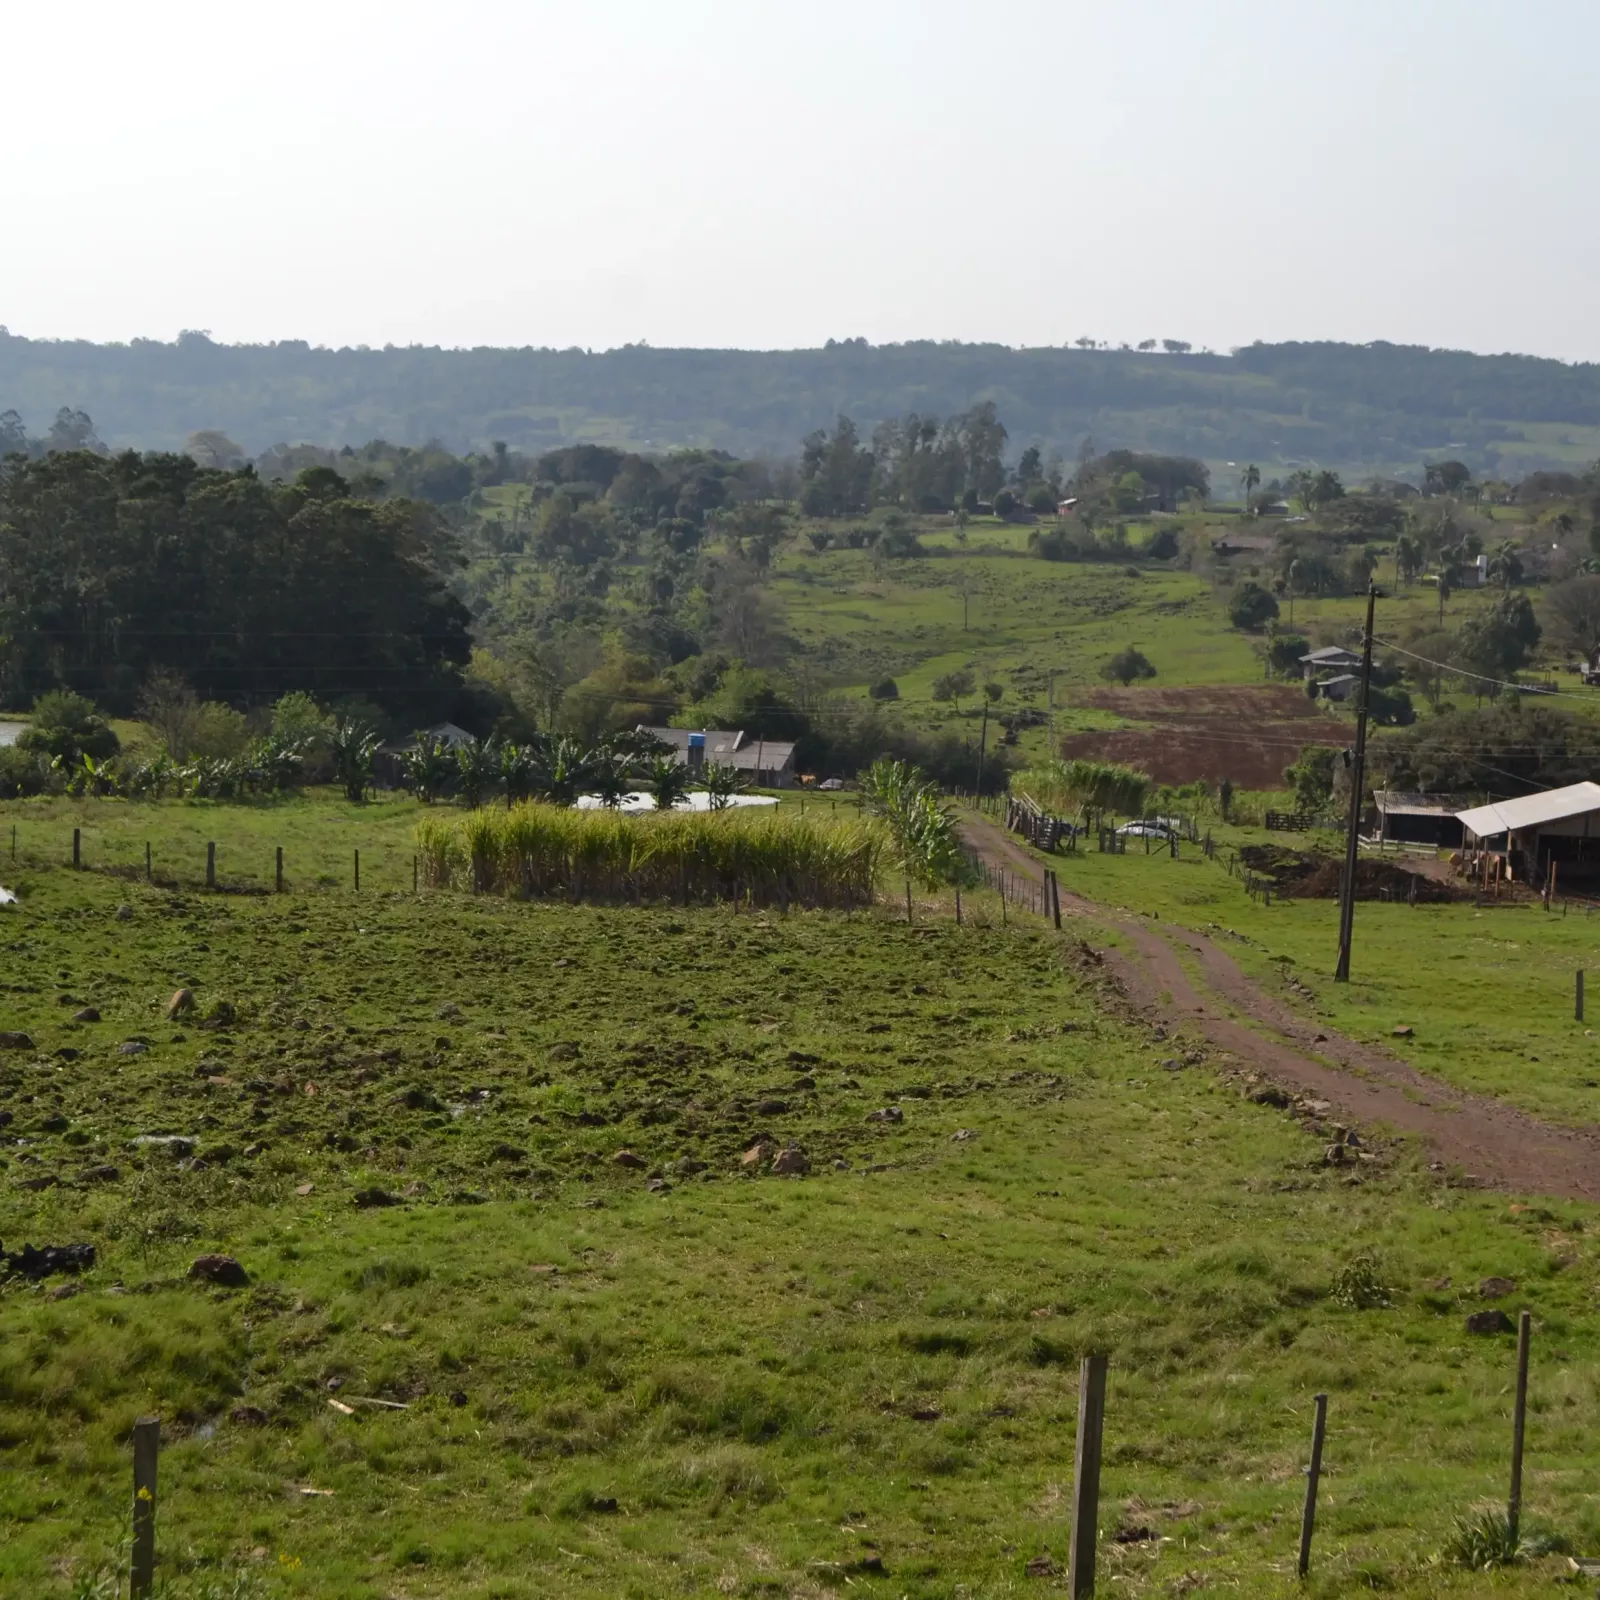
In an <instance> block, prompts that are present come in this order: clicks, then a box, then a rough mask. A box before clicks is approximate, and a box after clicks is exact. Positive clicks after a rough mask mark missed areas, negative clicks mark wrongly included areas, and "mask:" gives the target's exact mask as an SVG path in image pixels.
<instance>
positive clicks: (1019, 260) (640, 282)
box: [0, 0, 1600, 359]
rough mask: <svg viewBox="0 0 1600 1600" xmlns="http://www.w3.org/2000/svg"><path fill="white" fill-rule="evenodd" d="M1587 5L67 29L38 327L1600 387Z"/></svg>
mask: <svg viewBox="0 0 1600 1600" xmlns="http://www.w3.org/2000/svg"><path fill="white" fill-rule="evenodd" d="M1596 59H1600V3H1597V0H1092V3H1085V0H1048V3H1033V0H988V3H984V4H972V3H967V4H955V3H952V0H906V3H901V0H804V3H799V0H781V3H780V0H572V3H569V4H563V5H555V4H548V3H545V0H521V3H516V0H454V3H451V4H446V3H444V0H435V3H432V4H420V3H416V0H383V3H377V0H321V3H318V4H308V3H304V0H274V3H273V4H271V5H266V4H261V3H259V0H236V3H235V4H233V5H228V6H219V5H216V4H215V3H214V0H208V3H205V4H198V3H192V0H146V3H144V4H134V5H130V4H127V3H126V0H118V3H116V4H106V3H103V0H80V3H79V4H77V5H74V6H72V7H70V8H66V9H63V8H61V7H53V6H47V5H39V4H34V5H20V4H19V5H15V6H12V7H9V8H7V15H6V18H5V21H4V24H3V26H0V104H4V106H5V108H6V124H7V127H8V130H9V137H8V145H9V150H10V156H11V159H10V160H9V161H8V162H7V163H6V166H7V177H8V182H7V184H6V188H5V197H4V210H3V213H0V215H3V217H4V221H3V223H0V323H5V324H7V325H9V327H10V328H11V330H12V332H14V333H26V334H32V335H40V336H44V335H49V336H81V337H87V338H94V339H124V338H129V337H132V336H135V335H146V336H153V337H161V338H171V337H172V336H173V335H174V334H175V333H176V332H177V331H178V330H179V329H180V328H184V327H193V328H208V329H210V330H211V332H212V334H213V336H214V337H215V338H217V339H221V340H230V341H232V340H265V339H277V338H305V339H309V340H311V341H312V342H313V343H328V344H340V343H368V344H374V345H377V344H384V343H388V342H394V343H397V344H403V343H407V342H412V341H416V342H421V343H428V344H446V345H453V344H514V345H520V344H535V345H543V344H549V345H573V344H580V345H588V346H593V347H595V348H600V347H603V346H609V345H615V344H621V343H625V342H628V341H631V340H641V339H642V340H648V341H649V342H650V343H651V344H656V345H722V346H726V345H736V346H763V347H773V346H792V345H809V344H819V343H821V342H822V341H823V340H825V339H827V338H829V337H838V338H844V337H849V336H852V335H857V334H864V335H865V336H866V337H867V338H869V339H871V340H872V341H873V342H874V343H877V342H882V341H890V340H897V339H908V338H941V339H992V340H1000V341H1003V342H1006V343H1010V344H1059V343H1062V342H1064V341H1066V340H1069V339H1072V338H1075V337H1077V336H1079V335H1093V336H1096V337H1099V338H1104V339H1112V340H1120V339H1127V340H1130V341H1137V340H1138V339H1140V338H1145V337H1176V338H1187V339H1190V340H1193V341H1194V342H1195V343H1196V344H1210V345H1212V346H1214V347H1216V348H1218V349H1224V348H1226V347H1228V346H1230V345H1233V344H1238V343H1242V342H1247V341H1249V340H1251V339H1255V338H1263V339H1283V338H1338V339H1354V340H1367V339H1375V338H1385V339H1394V340H1398V341H1404V342H1420V343H1428V344H1442V345H1454V346H1462V347H1466V348H1471V349H1478V350H1508V349H1509V350H1524V351H1531V352H1536V353H1539V354H1544V355H1555V356H1563V357H1568V358H1577V357H1581V358H1585V359H1595V358H1600V298H1597V297H1596V296H1595V294H1594V293H1593V290H1592V285H1593V282H1594V278H1595V273H1596V269H1597V266H1600V221H1597V217H1600V210H1597V208H1596V206H1595V205H1594V202H1593V194H1594V192H1595V187H1596V185H1595V169H1596V165H1597V162H1600V96H1597V95H1596V94H1595V93H1594V92H1593V88H1592V83H1591V81H1590V80H1591V77H1592V73H1593V70H1594V62H1595V61H1596Z"/></svg>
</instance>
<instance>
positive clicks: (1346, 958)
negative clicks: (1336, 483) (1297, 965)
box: [1333, 583, 1378, 983]
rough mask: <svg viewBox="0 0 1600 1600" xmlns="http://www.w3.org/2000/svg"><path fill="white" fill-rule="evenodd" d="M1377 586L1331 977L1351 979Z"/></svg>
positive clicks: (1364, 662)
mask: <svg viewBox="0 0 1600 1600" xmlns="http://www.w3.org/2000/svg"><path fill="white" fill-rule="evenodd" d="M1377 600H1378V586H1377V585H1376V584H1374V583H1369V584H1368V585H1367V629H1366V633H1365V634H1364V635H1363V636H1362V640H1361V688H1360V689H1359V690H1358V691H1357V692H1358V694H1359V697H1360V698H1359V699H1358V700H1357V701H1356V753H1355V761H1354V763H1353V765H1352V767H1351V769H1350V816H1349V819H1348V821H1347V823H1346V825H1345V837H1344V881H1343V883H1342V884H1341V885H1340V890H1339V964H1338V966H1337V967H1335V968H1334V972H1333V981H1334V982H1335V983H1348V982H1349V981H1350V936H1351V933H1352V931H1353V929H1354V926H1355V919H1356V860H1357V855H1358V852H1359V848H1360V844H1361V797H1362V792H1363V790H1365V788H1366V783H1367V702H1368V700H1369V699H1370V698H1371V694H1372V616H1373V610H1374V607H1375V606H1376V605H1377Z"/></svg>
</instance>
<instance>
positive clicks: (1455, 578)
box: [1439, 561, 1461, 628]
mask: <svg viewBox="0 0 1600 1600" xmlns="http://www.w3.org/2000/svg"><path fill="white" fill-rule="evenodd" d="M1460 583H1461V569H1460V567H1458V566H1457V565H1456V564H1455V562H1454V561H1447V562H1445V563H1444V565H1443V566H1441V567H1440V568H1439V626H1440V627H1441V628H1442V627H1443V626H1444V603H1445V601H1446V600H1448V599H1449V598H1450V596H1451V594H1452V593H1453V592H1454V591H1455V590H1456V589H1457V588H1458V587H1459V585H1460Z"/></svg>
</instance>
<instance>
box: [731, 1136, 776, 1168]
mask: <svg viewBox="0 0 1600 1600" xmlns="http://www.w3.org/2000/svg"><path fill="white" fill-rule="evenodd" d="M771 1154H772V1146H771V1145H770V1144H768V1143H767V1141H766V1140H765V1139H761V1140H759V1141H758V1142H757V1143H755V1144H753V1145H751V1146H750V1148H749V1149H748V1150H746V1151H745V1153H744V1154H743V1155H742V1156H740V1157H739V1165H740V1166H741V1167H744V1168H746V1169H747V1170H750V1171H754V1170H755V1169H756V1168H757V1167H759V1166H760V1165H761V1163H762V1162H763V1161H764V1160H765V1159H766V1158H767V1157H768V1156H769V1155H771Z"/></svg>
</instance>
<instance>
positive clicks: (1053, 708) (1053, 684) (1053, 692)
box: [1050, 672, 1056, 761]
mask: <svg viewBox="0 0 1600 1600" xmlns="http://www.w3.org/2000/svg"><path fill="white" fill-rule="evenodd" d="M1055 758H1056V675H1055V673H1053V672H1052V673H1051V674H1050V759H1051V760H1052V761H1054V760H1055Z"/></svg>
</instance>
